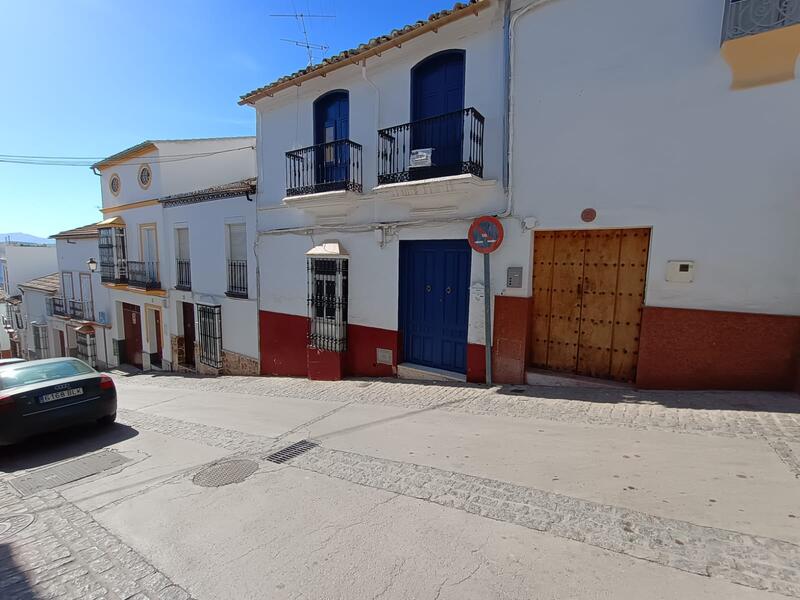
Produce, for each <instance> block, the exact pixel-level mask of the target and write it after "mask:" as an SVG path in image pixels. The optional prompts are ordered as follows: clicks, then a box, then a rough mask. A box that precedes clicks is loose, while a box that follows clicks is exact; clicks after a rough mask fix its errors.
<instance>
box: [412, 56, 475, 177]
mask: <svg viewBox="0 0 800 600" xmlns="http://www.w3.org/2000/svg"><path fill="white" fill-rule="evenodd" d="M463 109H464V51H463V50H447V51H445V52H439V53H438V54H434V55H433V56H431V57H429V58H426V59H425V60H423V61H422V62H420V63H419V64H417V65H416V66H415V67H414V68H413V70H412V73H411V120H412V122H413V124H412V130H411V146H412V148H415V149H416V148H433V167H432V168H431V169H430V172H424V171H420V172H419V173H418V175H421V176H422V177H434V176H443V175H453V174H456V173H460V172H461V171H460V169H461V162H462V149H463V137H464V135H463V131H464V116H463V114H462V112H461V111H463Z"/></svg>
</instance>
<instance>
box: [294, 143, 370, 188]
mask: <svg viewBox="0 0 800 600" xmlns="http://www.w3.org/2000/svg"><path fill="white" fill-rule="evenodd" d="M340 190H345V191H351V192H357V193H361V192H362V191H363V183H362V173H361V145H360V144H356V143H355V142H353V141H350V140H336V141H333V142H327V143H324V144H315V145H313V146H308V147H307V148H300V149H299V150H291V151H289V152H287V153H286V196H303V195H307V194H319V193H322V192H333V191H340Z"/></svg>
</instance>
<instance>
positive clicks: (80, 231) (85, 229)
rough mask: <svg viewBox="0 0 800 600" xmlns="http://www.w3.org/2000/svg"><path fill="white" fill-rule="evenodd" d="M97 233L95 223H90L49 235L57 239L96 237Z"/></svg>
mask: <svg viewBox="0 0 800 600" xmlns="http://www.w3.org/2000/svg"><path fill="white" fill-rule="evenodd" d="M97 235H98V233H97V223H92V224H91V225H83V226H82V227H76V228H75V229H67V230H66V231H61V232H59V233H56V234H55V235H51V236H50V237H51V238H53V239H56V240H58V239H62V238H96V237H97Z"/></svg>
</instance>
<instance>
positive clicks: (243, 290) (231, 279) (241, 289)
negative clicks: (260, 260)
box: [228, 260, 247, 298]
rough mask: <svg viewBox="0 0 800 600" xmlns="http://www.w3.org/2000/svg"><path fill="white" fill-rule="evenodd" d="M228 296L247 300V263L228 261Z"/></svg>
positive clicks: (244, 261)
mask: <svg viewBox="0 0 800 600" xmlns="http://www.w3.org/2000/svg"><path fill="white" fill-rule="evenodd" d="M228 295H229V296H238V297H242V298H247V261H246V260H229V261H228Z"/></svg>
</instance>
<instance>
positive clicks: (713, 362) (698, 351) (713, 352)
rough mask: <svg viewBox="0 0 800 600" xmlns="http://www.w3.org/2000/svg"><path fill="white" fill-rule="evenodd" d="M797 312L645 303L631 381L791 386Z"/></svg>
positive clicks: (798, 342)
mask: <svg viewBox="0 0 800 600" xmlns="http://www.w3.org/2000/svg"><path fill="white" fill-rule="evenodd" d="M798 360H800V317H794V316H782V315H765V314H756V313H736V312H723V311H713V310H692V309H681V308H660V307H654V306H649V307H645V308H644V310H643V313H642V329H641V334H640V341H639V363H638V368H637V377H636V385H637V386H639V387H642V388H673V389H735V390H792V389H796V387H797V385H798Z"/></svg>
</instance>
